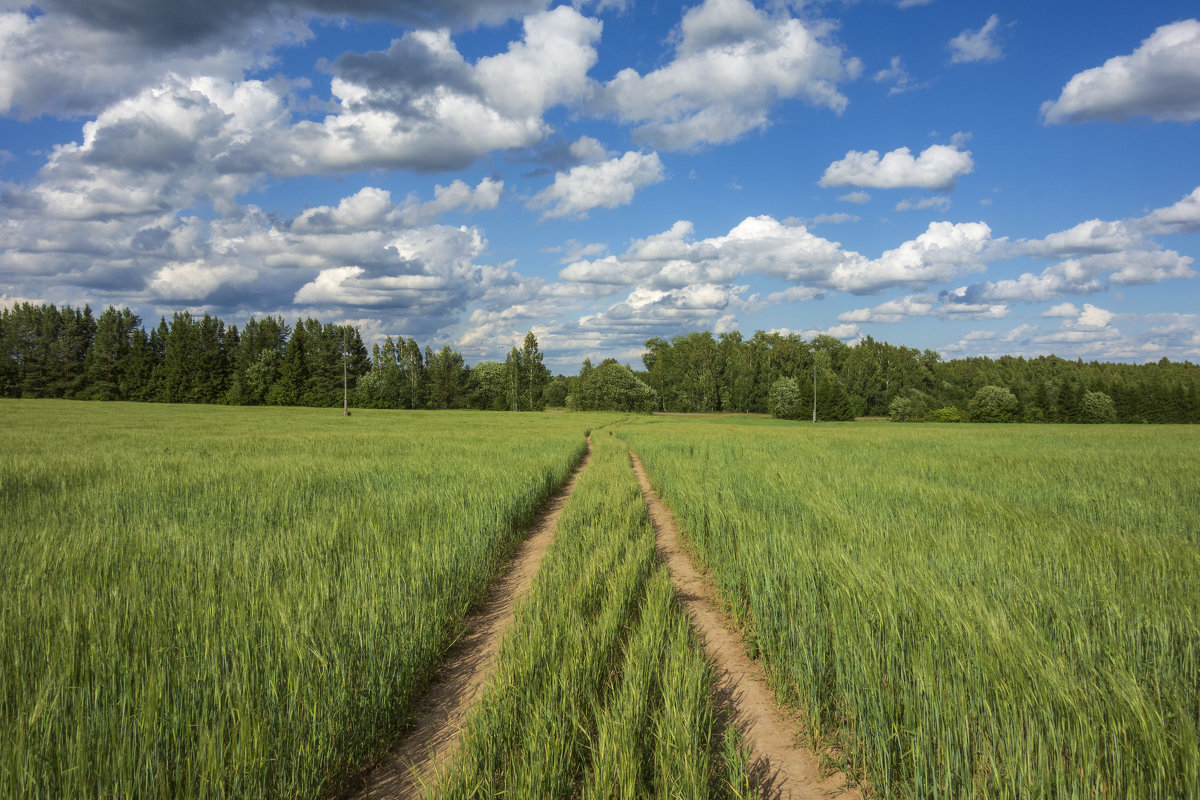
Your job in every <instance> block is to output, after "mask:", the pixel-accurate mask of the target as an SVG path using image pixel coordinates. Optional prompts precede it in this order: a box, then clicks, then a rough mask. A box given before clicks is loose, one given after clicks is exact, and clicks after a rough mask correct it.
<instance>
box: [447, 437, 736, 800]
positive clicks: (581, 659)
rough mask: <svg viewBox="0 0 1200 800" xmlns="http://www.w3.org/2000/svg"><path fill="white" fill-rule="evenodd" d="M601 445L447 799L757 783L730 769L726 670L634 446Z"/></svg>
mask: <svg viewBox="0 0 1200 800" xmlns="http://www.w3.org/2000/svg"><path fill="white" fill-rule="evenodd" d="M593 441H594V443H595V451H594V455H593V458H592V462H591V464H590V465H589V467H588V468H587V470H586V471H585V472H583V473H582V474H581V475H580V476H579V479H578V483H577V485H576V488H575V492H574V493H573V494H572V496H571V498H570V500H568V501H567V504H566V506H565V507H564V509H563V512H562V516H561V517H560V519H559V525H558V530H557V532H556V534H555V541H554V544H553V545H552V546H551V548H550V550H549V552H548V553H547V555H546V558H545V560H544V561H543V563H542V566H541V568H540V570H539V571H538V574H537V576H536V577H535V579H534V583H533V587H532V589H531V590H530V594H529V596H528V597H527V598H526V599H525V600H523V601H522V602H521V604H520V606H519V607H518V609H517V612H516V622H515V623H514V625H513V627H512V628H511V629H510V631H509V632H508V634H506V636H505V638H504V642H503V644H502V646H501V651H500V662H499V667H498V669H497V673H496V674H495V675H494V676H493V678H492V679H491V681H490V683H489V684H488V687H487V689H486V690H485V692H484V694H483V696H482V698H481V699H480V701H479V704H478V705H477V707H476V708H475V710H474V711H473V714H472V717H471V719H470V722H469V723H468V724H467V726H466V729H465V730H464V732H463V742H462V748H461V750H460V751H459V752H460V753H461V757H460V758H459V759H458V760H457V761H456V762H455V763H454V764H453V766H452V767H451V770H450V772H449V774H448V775H446V776H445V777H444V778H443V779H442V780H441V781H440V783H439V785H438V786H437V787H436V789H435V791H434V792H433V796H434V797H435V798H456V799H457V798H490V797H522V798H526V797H527V798H537V797H582V798H595V799H596V800H609V798H654V797H661V798H673V797H687V798H706V797H713V796H716V797H721V796H724V795H725V792H724V791H723V788H722V786H721V785H720V782H719V781H718V780H717V779H716V778H717V775H718V774H721V776H722V777H725V776H728V777H727V779H728V780H729V781H730V782H732V783H736V784H737V785H739V786H741V785H745V784H748V779H747V777H746V774H745V769H746V767H747V765H745V764H744V763H739V762H736V761H735V762H734V764H733V765H725V767H724V769H722V768H721V765H720V754H719V753H718V752H717V748H716V742H717V738H718V737H717V732H718V728H717V725H716V722H715V721H714V712H713V707H712V695H713V683H714V679H713V675H712V672H711V670H710V668H709V666H708V662H707V660H706V658H705V656H704V653H703V650H702V649H701V646H700V643H699V641H698V640H697V637H696V635H695V633H693V631H692V630H691V627H690V625H689V623H688V619H687V616H686V615H685V613H684V612H683V609H682V608H681V607H680V606H679V603H678V600H677V599H676V597H675V590H674V588H673V587H672V584H671V579H670V576H669V574H668V573H667V570H666V567H665V566H664V565H662V564H660V563H659V560H658V555H657V552H656V550H655V543H654V531H653V529H652V528H651V526H650V521H649V519H648V518H647V514H646V506H645V503H644V502H643V500H642V496H641V491H640V489H639V488H638V484H637V481H636V479H635V478H634V475H633V472H632V470H631V469H630V467H629V456H628V453H627V450H626V448H625V446H624V445H623V443H621V441H620V440H619V439H617V438H616V437H613V436H611V435H603V434H601V435H596V434H593ZM735 755H736V752H735ZM739 766H740V767H741V768H742V771H741V773H740V775H739V773H738V772H737V769H738V767H739Z"/></svg>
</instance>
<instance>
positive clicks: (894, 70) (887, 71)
mask: <svg viewBox="0 0 1200 800" xmlns="http://www.w3.org/2000/svg"><path fill="white" fill-rule="evenodd" d="M871 80H873V81H875V82H876V83H891V84H892V85H891V88H889V89H888V95H889V96H890V95H894V94H903V93H904V92H909V91H912V90H913V89H924V88H925V87H926V86H928V84H925V83H914V82H913V79H912V75H910V74H908V69H907V68H906V67H905V66H904V59H903V58H901V57H900V56H892V60H891V61H890V62H889V63H888V66H887V67H886V68H884V69H881V70H879V71H878V72H876V73H875V74H874V75H872V76H871Z"/></svg>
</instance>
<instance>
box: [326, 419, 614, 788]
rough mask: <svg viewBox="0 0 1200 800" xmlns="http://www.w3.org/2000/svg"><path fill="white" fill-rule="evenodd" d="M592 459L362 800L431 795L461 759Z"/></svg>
mask: <svg viewBox="0 0 1200 800" xmlns="http://www.w3.org/2000/svg"><path fill="white" fill-rule="evenodd" d="M591 458H592V439H591V437H590V436H589V437H588V440H587V452H586V453H585V454H584V457H583V458H582V459H581V460H580V462H579V464H577V465H576V467H575V469H574V470H573V471H572V472H571V475H570V477H568V478H567V480H566V482H565V483H564V484H563V485H562V486H561V487H560V488H559V489H558V491H556V492H555V493H554V495H553V496H551V498H550V499H549V500H548V501H546V503H545V504H544V505H543V506H542V508H541V509H540V510H539V511H538V515H537V517H536V518H535V520H534V522H533V524H532V525H531V526H530V531H531V532H530V535H529V536H528V537H527V538H526V539H525V540H524V541H523V542H522V543H521V544H520V546H519V547H518V548H517V552H516V554H515V555H514V556H513V560H512V563H511V565H510V567H509V569H508V571H507V572H506V573H505V574H504V576H503V577H501V578H500V579H499V580H498V581H496V582H495V583H494V584H493V585H492V587H491V589H490V590H489V591H488V596H487V600H486V601H485V603H484V605H483V608H481V609H480V610H479V611H477V612H476V613H474V614H471V615H470V616H468V617H467V619H466V620H465V622H464V624H465V626H466V631H465V633H464V634H463V636H462V637H461V638H460V639H459V640H458V641H457V642H456V643H455V644H454V646H453V647H451V648H450V651H449V652H448V653H447V654H446V659H445V662H444V664H443V667H442V669H441V670H440V671H439V672H438V674H437V676H436V677H435V678H434V681H433V683H432V685H431V686H430V688H429V690H428V692H427V693H426V695H425V696H424V697H423V698H421V699H420V701H419V703H418V706H419V711H418V712H417V717H416V720H415V722H414V723H413V727H412V728H411V729H410V730H409V732H408V733H406V734H405V736H404V738H403V739H402V740H401V741H400V743H399V744H398V745H397V746H396V748H395V749H394V750H392V752H391V753H390V754H389V755H388V756H387V758H386V760H385V761H384V763H383V764H381V765H380V766H379V767H377V768H375V769H374V770H372V771H371V772H369V773H368V774H366V775H365V776H363V778H362V779H361V784H360V786H359V787H358V789H357V791H354V792H351V793H350V794H349V795H348V796H350V797H353V798H355V800H406V799H407V798H417V797H421V796H422V795H423V786H424V784H428V783H431V782H432V779H433V778H434V777H435V775H436V772H437V771H439V770H442V769H444V768H445V767H446V765H448V764H449V763H450V761H452V760H453V758H454V755H455V753H456V752H457V751H458V747H459V740H460V733H461V731H462V729H463V726H464V725H465V724H466V721H467V715H468V713H469V711H470V709H471V707H472V706H473V705H474V703H475V702H476V701H477V700H478V699H479V696H480V693H481V691H482V689H483V687H484V685H485V684H486V683H487V681H488V679H489V678H490V677H491V675H492V673H493V672H494V671H495V669H496V666H497V662H498V658H497V656H498V655H499V652H500V642H501V640H502V639H503V637H504V633H505V631H507V630H508V628H509V626H510V625H512V623H513V620H514V618H515V610H516V604H517V601H518V600H519V599H520V598H521V597H523V596H524V595H525V593H526V592H527V591H528V590H529V587H530V585H531V584H532V582H533V576H534V575H536V574H537V571H538V568H539V567H540V566H541V563H542V559H543V558H544V557H545V555H546V551H547V550H548V549H549V547H550V544H551V543H552V542H553V541H554V532H555V530H556V529H557V528H558V518H559V516H560V515H561V514H562V509H563V506H564V505H566V502H567V498H568V497H570V495H571V492H573V491H574V489H575V480H576V478H578V477H579V474H580V473H581V472H583V470H584V469H586V468H587V465H588V463H589V462H590V461H591Z"/></svg>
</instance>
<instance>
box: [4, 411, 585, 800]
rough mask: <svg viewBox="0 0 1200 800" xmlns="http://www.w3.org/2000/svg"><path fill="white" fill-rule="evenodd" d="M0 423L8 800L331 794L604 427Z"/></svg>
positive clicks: (385, 731) (376, 740) (377, 749)
mask: <svg viewBox="0 0 1200 800" xmlns="http://www.w3.org/2000/svg"><path fill="white" fill-rule="evenodd" d="M0 406H2V412H0V413H2V414H3V416H4V419H5V423H6V424H5V425H4V426H0V504H2V508H3V513H4V523H3V526H2V530H0V540H2V541H0V547H2V548H3V553H4V556H3V558H0V586H3V587H4V588H3V591H0V730H3V731H4V735H3V736H0V797H6V798H7V797H62V798H68V797H72V798H74V797H80V798H88V797H96V798H99V797H178V798H184V797H188V798H206V797H263V798H269V797H318V796H332V795H333V794H336V792H337V791H338V790H339V789H340V788H341V783H342V782H343V781H344V780H345V779H346V778H347V777H348V776H350V775H352V774H353V773H355V772H356V771H357V770H358V769H359V768H360V767H361V766H362V765H363V764H365V763H369V762H371V761H372V760H373V759H375V758H378V757H379V756H381V755H382V754H383V752H384V750H385V749H386V748H387V747H388V744H389V743H390V742H392V741H394V739H395V737H396V736H397V735H398V733H399V732H400V730H401V729H402V728H403V726H404V725H405V723H406V720H407V719H408V718H409V717H410V714H411V711H412V704H413V699H414V695H415V693H417V692H419V691H420V690H421V687H422V686H423V685H425V683H426V682H427V681H428V679H429V676H430V675H431V673H432V671H433V670H434V669H436V667H437V665H438V663H439V661H440V660H441V658H442V655H443V653H444V652H445V648H446V647H447V646H448V644H449V643H450V642H451V641H452V640H453V639H454V637H455V636H456V635H458V633H459V631H460V624H461V620H462V619H463V616H464V614H465V613H466V611H467V608H468V607H469V606H470V605H471V604H472V603H475V602H478V601H479V600H480V599H481V598H482V597H483V594H484V588H485V585H486V583H487V581H488V580H489V579H490V578H491V577H493V576H495V575H496V573H497V571H498V569H499V568H500V565H501V564H502V563H503V562H504V560H505V559H506V558H507V556H508V554H509V553H510V552H511V548H512V547H513V546H514V543H515V541H516V539H517V538H519V537H520V536H521V534H522V533H523V531H524V526H525V525H526V524H527V523H528V521H529V519H530V517H531V516H532V514H533V512H534V510H535V509H536V508H537V507H538V505H539V504H540V503H541V502H542V500H543V499H544V498H545V497H546V496H547V495H548V493H549V492H550V491H552V489H553V488H554V487H556V486H557V485H558V484H560V483H561V481H562V480H563V479H564V478H565V476H566V475H567V473H568V471H569V470H570V468H571V466H572V464H573V463H575V462H576V461H577V460H578V458H579V457H580V456H581V455H582V451H583V447H584V438H583V435H584V431H585V430H586V429H587V428H590V427H593V426H595V425H597V424H601V423H603V422H605V421H608V420H607V419H605V418H599V417H594V416H586V417H580V416H577V415H556V416H553V417H542V416H539V417H524V416H522V417H516V418H513V417H508V418H506V419H504V420H503V421H500V420H498V418H497V417H496V416H495V415H491V414H470V413H460V414H454V415H451V416H448V415H444V414H437V415H435V414H432V413H430V412H410V413H405V414H394V413H382V412H371V411H363V412H356V413H355V414H354V416H353V417H352V418H351V419H347V418H345V417H343V416H342V415H341V414H333V413H330V412H329V411H314V410H305V409H239V408H226V407H205V406H191V407H180V406H159V405H140V406H136V405H131V404H105V405H103V406H99V405H97V404H90V403H71V402H65V401H20V400H4V401H0ZM449 419H452V420H453V423H452V424H446V422H447V420H449Z"/></svg>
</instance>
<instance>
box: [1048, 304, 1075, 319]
mask: <svg viewBox="0 0 1200 800" xmlns="http://www.w3.org/2000/svg"><path fill="white" fill-rule="evenodd" d="M1042 316H1043V317H1077V316H1079V309H1078V308H1076V307H1075V304H1074V303H1059V304H1058V305H1056V306H1052V307H1050V308H1049V309H1047V310H1046V311H1043V312H1042Z"/></svg>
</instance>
